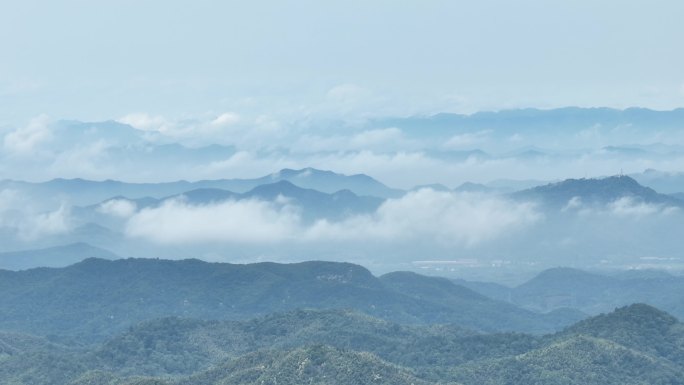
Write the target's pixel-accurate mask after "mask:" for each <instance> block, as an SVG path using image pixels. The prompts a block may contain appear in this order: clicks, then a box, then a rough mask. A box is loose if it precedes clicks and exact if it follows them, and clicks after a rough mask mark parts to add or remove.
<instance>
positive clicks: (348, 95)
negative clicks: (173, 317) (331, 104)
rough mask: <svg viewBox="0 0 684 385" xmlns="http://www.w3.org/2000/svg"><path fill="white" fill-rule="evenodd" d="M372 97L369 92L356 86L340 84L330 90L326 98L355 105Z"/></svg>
mask: <svg viewBox="0 0 684 385" xmlns="http://www.w3.org/2000/svg"><path fill="white" fill-rule="evenodd" d="M370 95H371V92H370V91H369V90H367V89H365V88H363V87H361V86H358V85H356V84H340V85H337V86H335V87H333V88H331V89H330V90H328V93H327V95H326V96H327V97H328V99H331V100H333V101H335V102H342V103H355V102H357V101H360V100H363V99H365V98H368V97H369V96H370Z"/></svg>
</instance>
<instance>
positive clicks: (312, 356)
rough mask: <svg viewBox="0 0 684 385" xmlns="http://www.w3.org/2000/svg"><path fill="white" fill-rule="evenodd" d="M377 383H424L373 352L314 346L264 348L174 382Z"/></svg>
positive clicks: (267, 384) (187, 384) (231, 384)
mask: <svg viewBox="0 0 684 385" xmlns="http://www.w3.org/2000/svg"><path fill="white" fill-rule="evenodd" d="M218 383H221V384H225V385H249V384H264V385H277V384H293V385H294V384H320V385H324V384H340V385H341V384H380V385H428V384H431V382H427V381H424V380H420V379H418V378H416V377H415V376H414V375H413V373H411V371H410V370H407V369H404V368H400V367H397V366H395V365H392V364H389V363H387V362H385V361H382V360H380V359H378V358H377V357H376V356H374V355H373V354H369V353H362V352H352V351H345V350H339V349H335V348H331V347H328V346H322V345H316V346H311V347H306V348H300V349H295V350H291V351H264V352H257V353H252V354H249V355H246V356H244V357H240V358H238V359H235V360H231V361H228V362H227V363H225V364H223V365H221V366H219V367H217V368H214V369H211V370H208V371H206V372H204V373H201V374H198V375H194V376H191V377H189V378H188V379H185V380H181V381H180V382H178V384H179V385H195V384H197V385H200V384H218Z"/></svg>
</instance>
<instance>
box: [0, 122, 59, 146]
mask: <svg viewBox="0 0 684 385" xmlns="http://www.w3.org/2000/svg"><path fill="white" fill-rule="evenodd" d="M50 139H52V131H51V130H50V118H49V117H48V116H47V115H40V116H38V117H36V118H33V119H31V121H30V122H29V124H28V125H27V126H24V127H21V128H18V129H16V130H14V131H12V132H10V133H8V134H7V135H5V137H4V139H3V146H4V148H5V150H7V151H9V152H10V153H14V154H20V155H26V154H31V153H32V152H34V151H35V150H36V148H37V147H38V146H39V145H41V144H43V143H45V142H47V141H49V140H50Z"/></svg>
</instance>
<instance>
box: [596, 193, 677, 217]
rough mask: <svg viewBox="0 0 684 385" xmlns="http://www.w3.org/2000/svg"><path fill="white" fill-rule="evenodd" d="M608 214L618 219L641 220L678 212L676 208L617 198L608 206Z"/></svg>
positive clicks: (627, 198) (628, 198)
mask: <svg viewBox="0 0 684 385" xmlns="http://www.w3.org/2000/svg"><path fill="white" fill-rule="evenodd" d="M608 209H609V210H610V213H611V214H613V215H616V216H619V217H634V218H641V217H645V216H651V215H668V214H671V213H674V212H676V211H679V209H678V208H677V207H673V206H667V205H661V204H653V203H645V202H639V201H636V200H635V199H634V198H632V197H622V198H619V199H617V200H615V201H613V202H612V203H610V204H609V205H608Z"/></svg>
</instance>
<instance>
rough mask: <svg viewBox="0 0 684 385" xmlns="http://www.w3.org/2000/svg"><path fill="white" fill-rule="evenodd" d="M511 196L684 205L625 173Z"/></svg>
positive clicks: (556, 203)
mask: <svg viewBox="0 0 684 385" xmlns="http://www.w3.org/2000/svg"><path fill="white" fill-rule="evenodd" d="M511 197H513V198H515V199H519V200H530V201H534V202H540V203H542V204H544V205H546V206H550V207H555V208H562V207H565V206H566V205H568V203H570V202H571V200H573V199H579V202H581V203H582V204H585V205H597V204H598V205H605V204H608V203H612V202H614V201H616V200H618V199H620V198H625V197H626V198H631V199H634V200H635V201H636V203H652V204H662V205H671V206H682V202H681V201H679V200H678V199H675V198H673V197H671V196H668V195H664V194H659V193H658V192H656V191H655V190H653V189H651V188H648V187H644V186H642V185H640V184H639V183H638V182H637V181H636V180H634V179H632V178H630V177H629V176H624V175H620V176H611V177H607V178H598V179H567V180H564V181H562V182H557V183H551V184H547V185H544V186H538V187H534V188H531V189H527V190H523V191H518V192H515V193H513V194H511Z"/></svg>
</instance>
